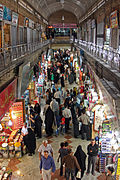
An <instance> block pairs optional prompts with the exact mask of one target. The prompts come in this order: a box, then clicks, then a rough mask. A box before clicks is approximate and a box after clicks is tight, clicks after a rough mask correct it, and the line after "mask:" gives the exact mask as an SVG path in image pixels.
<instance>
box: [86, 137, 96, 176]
mask: <svg viewBox="0 0 120 180" xmlns="http://www.w3.org/2000/svg"><path fill="white" fill-rule="evenodd" d="M87 151H88V168H87V173H86V174H87V175H89V173H90V168H91V165H92V171H91V173H92V175H93V176H95V164H96V161H97V154H98V145H97V144H96V142H95V140H94V139H92V140H91V143H90V144H89V145H88V147H87Z"/></svg>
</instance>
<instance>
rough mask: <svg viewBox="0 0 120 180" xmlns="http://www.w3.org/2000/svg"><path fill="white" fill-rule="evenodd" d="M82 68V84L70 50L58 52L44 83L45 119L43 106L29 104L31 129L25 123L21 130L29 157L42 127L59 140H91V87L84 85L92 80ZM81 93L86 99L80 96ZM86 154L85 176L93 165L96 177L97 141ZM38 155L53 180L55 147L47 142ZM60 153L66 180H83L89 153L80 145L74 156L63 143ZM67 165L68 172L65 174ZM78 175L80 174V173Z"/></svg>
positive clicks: (44, 174) (46, 176)
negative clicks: (66, 138) (67, 135)
mask: <svg viewBox="0 0 120 180" xmlns="http://www.w3.org/2000/svg"><path fill="white" fill-rule="evenodd" d="M82 69H83V71H84V74H85V75H84V76H83V77H82V76H81V77H80V82H79V83H78V82H77V75H76V70H75V68H74V67H73V64H72V61H70V53H69V51H65V52H63V51H61V50H59V51H58V52H57V53H56V54H55V56H54V60H53V61H52V62H51V66H48V68H47V80H46V82H45V83H44V85H45V87H44V89H45V90H46V91H45V94H44V96H43V97H44V99H45V102H46V103H45V106H44V108H43V115H44V117H45V120H44V122H43V120H42V118H41V105H40V104H39V103H36V104H35V106H34V107H33V106H32V105H31V104H29V105H28V118H29V127H30V128H27V124H25V125H24V126H23V128H22V130H21V131H22V134H23V136H24V143H25V145H26V148H27V152H28V153H29V155H30V156H32V155H33V154H34V153H35V149H36V137H37V138H38V139H39V138H42V125H43V124H44V125H45V133H46V137H50V136H52V135H55V136H56V137H57V136H59V134H61V135H64V134H67V133H68V134H69V133H71V135H74V137H75V138H78V137H81V139H82V140H84V139H86V140H87V141H90V140H91V135H90V134H91V133H90V118H89V116H88V115H87V114H86V110H87V108H88V107H89V101H88V98H87V91H88V90H89V86H88V84H86V83H85V82H86V80H88V79H89V78H90V77H89V73H88V70H87V69H86V66H85V65H84V64H83V65H82ZM34 70H35V69H34ZM34 74H36V72H34ZM73 83H74V85H73V87H72V86H71V87H72V88H67V86H68V85H69V86H70V85H71V84H73ZM75 84H76V85H75ZM82 93H83V96H81V94H82ZM72 127H73V128H72ZM72 129H73V131H72ZM87 151H88V168H87V172H86V174H87V175H89V173H90V169H91V166H92V171H91V173H92V175H93V176H95V164H96V160H97V154H98V145H97V144H96V142H95V140H94V139H92V140H91V143H90V144H89V145H88V147H87ZM38 152H39V159H40V173H42V177H43V180H51V175H53V174H54V172H55V170H56V166H55V162H54V158H53V149H52V146H51V145H50V144H48V142H47V140H45V141H43V143H42V145H41V146H40V147H39V149H38ZM58 153H59V157H58V161H60V176H63V175H64V177H65V178H66V180H69V179H70V175H71V179H72V180H75V178H76V177H77V179H81V178H82V177H83V176H84V172H85V170H86V157H87V155H86V153H85V152H84V151H83V150H82V146H81V145H78V147H77V149H76V152H75V153H74V155H73V152H72V149H71V148H69V145H68V143H67V142H65V143H64V142H62V143H61V147H60V149H59V151H58ZM64 165H65V173H64V174H63V169H64V168H63V166H64ZM112 171H113V169H112V170H111V169H109V172H112ZM79 172H81V173H80V174H78V173H79ZM111 174H112V173H111ZM111 174H110V173H109V174H108V175H107V176H106V175H105V177H106V178H107V180H108V179H109V180H110V177H111V178H112V175H111ZM108 177H109V178H108ZM99 178H100V177H99Z"/></svg>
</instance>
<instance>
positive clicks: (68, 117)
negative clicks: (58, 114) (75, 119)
mask: <svg viewBox="0 0 120 180" xmlns="http://www.w3.org/2000/svg"><path fill="white" fill-rule="evenodd" d="M63 117H65V133H67V132H68V130H69V124H70V120H71V119H72V114H71V111H70V109H68V107H67V105H65V109H64V110H63Z"/></svg>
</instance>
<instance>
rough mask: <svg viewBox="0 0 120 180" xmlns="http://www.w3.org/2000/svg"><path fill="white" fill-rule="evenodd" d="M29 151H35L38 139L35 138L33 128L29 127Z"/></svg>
mask: <svg viewBox="0 0 120 180" xmlns="http://www.w3.org/2000/svg"><path fill="white" fill-rule="evenodd" d="M27 144H28V146H27V147H28V151H29V153H33V152H34V151H35V149H36V139H35V133H34V132H33V130H32V129H31V128H28V142H27Z"/></svg>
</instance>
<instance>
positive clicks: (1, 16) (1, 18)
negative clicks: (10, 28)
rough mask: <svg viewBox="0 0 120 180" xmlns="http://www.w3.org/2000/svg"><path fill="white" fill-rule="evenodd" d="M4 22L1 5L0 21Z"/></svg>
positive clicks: (0, 6)
mask: <svg viewBox="0 0 120 180" xmlns="http://www.w3.org/2000/svg"><path fill="white" fill-rule="evenodd" d="M2 20H3V5H1V4H0V21H2Z"/></svg>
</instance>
